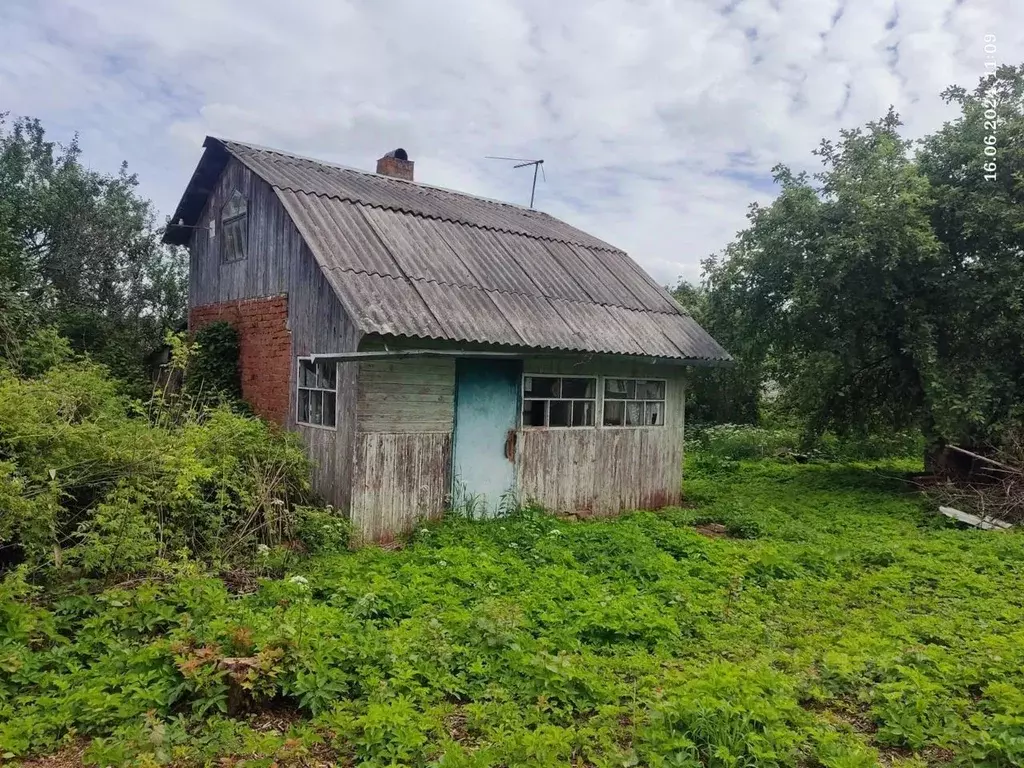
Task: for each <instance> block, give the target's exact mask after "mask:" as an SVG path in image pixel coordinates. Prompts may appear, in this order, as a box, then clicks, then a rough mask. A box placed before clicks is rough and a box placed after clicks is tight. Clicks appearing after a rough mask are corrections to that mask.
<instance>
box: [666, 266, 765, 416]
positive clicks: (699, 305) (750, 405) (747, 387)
mask: <svg viewBox="0 0 1024 768" xmlns="http://www.w3.org/2000/svg"><path fill="white" fill-rule="evenodd" d="M672 295H673V296H674V297H675V299H676V301H678V302H679V303H680V304H681V305H682V306H683V308H684V309H685V310H686V311H687V312H689V313H690V315H691V316H692V317H693V319H694V320H696V321H697V322H698V323H700V324H701V327H703V328H705V329H706V330H707V331H708V332H709V333H711V335H712V336H714V337H715V339H717V340H718V341H719V342H720V343H722V344H724V345H725V348H726V349H729V350H730V351H731V350H732V347H731V342H732V341H733V340H734V333H733V329H732V328H729V327H724V326H723V327H719V326H717V325H715V324H714V322H715V321H714V318H713V317H711V316H710V315H709V313H708V293H707V291H706V290H705V289H704V287H703V286H700V285H695V284H693V283H687V282H685V281H680V282H679V284H678V285H676V287H675V288H673V289H672ZM762 388H763V375H762V372H761V366H760V365H750V364H748V363H747V361H746V360H744V359H738V360H737V361H736V363H735V365H731V366H722V367H712V368H694V369H693V370H692V372H691V374H690V376H689V378H688V380H687V394H686V418H687V419H688V420H689V421H691V422H693V423H695V424H756V423H757V422H758V417H759V405H760V402H761V391H762Z"/></svg>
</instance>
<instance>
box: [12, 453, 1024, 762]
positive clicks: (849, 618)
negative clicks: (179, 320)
mask: <svg viewBox="0 0 1024 768" xmlns="http://www.w3.org/2000/svg"><path fill="white" fill-rule="evenodd" d="M918 466H919V465H917V464H916V463H914V462H910V461H902V462H889V463H887V464H884V465H877V466H866V465H855V466H842V465H835V464H824V463H821V464H808V465H796V464H782V463H777V462H761V463H757V464H753V463H747V462H737V463H736V464H735V469H734V471H732V472H731V473H728V474H721V475H717V476H713V477H711V476H704V475H701V474H700V473H699V472H696V471H694V468H693V467H692V466H690V467H689V470H690V475H689V479H688V484H687V489H688V492H689V494H690V496H691V498H692V499H693V500H695V501H696V502H698V504H699V507H698V508H697V509H675V510H667V511H665V512H663V513H661V514H653V513H649V512H645V513H635V514H632V515H628V516H625V517H622V518H620V519H617V520H598V521H591V522H585V523H582V522H579V523H573V522H568V521H563V520H557V519H554V518H551V517H548V516H545V515H543V514H541V513H539V511H538V510H536V509H535V508H532V507H522V508H520V509H518V510H516V511H515V512H514V513H513V514H510V515H508V516H506V517H504V518H501V519H497V520H490V521H474V520H467V519H465V518H455V519H452V520H450V521H447V522H445V523H443V524H439V525H431V526H429V527H424V528H422V529H420V530H419V531H418V532H417V533H416V534H414V535H413V536H412V537H411V539H410V540H409V541H408V542H407V543H406V546H405V547H404V548H402V549H400V550H395V551H382V550H379V549H373V548H368V549H363V550H359V551H355V552H350V551H347V550H344V549H343V548H340V547H339V548H335V547H336V546H337V545H340V544H341V540H340V539H338V540H334V539H332V538H331V537H329V536H325V537H324V538H323V539H322V541H324V542H325V543H326V542H328V541H329V542H330V544H329V546H323V549H324V550H330V549H334V551H324V552H323V553H322V554H317V555H315V556H313V557H311V558H308V559H306V560H303V561H298V560H296V561H293V562H292V563H291V567H292V568H295V569H298V572H294V571H293V572H292V573H290V574H288V575H285V576H281V574H274V575H273V576H272V577H270V578H266V579H264V580H263V581H262V582H261V583H260V585H259V587H258V589H257V590H256V591H254V592H251V593H249V594H245V595H241V596H236V595H232V594H231V593H230V592H229V591H228V589H227V587H226V586H225V584H224V583H223V582H221V581H219V580H217V579H213V578H205V577H202V576H199V575H197V574H196V573H195V572H194V570H190V569H189V568H188V567H183V568H182V569H181V571H180V572H179V573H178V574H177V575H176V576H174V577H170V578H164V579H161V580H156V581H151V582H145V583H142V584H140V585H136V586H133V587H131V588H115V589H108V590H105V591H100V592H98V593H95V594H74V595H70V594H69V595H67V596H64V597H53V598H51V599H49V600H48V601H44V599H43V598H44V596H43V595H42V594H40V593H39V592H38V590H36V589H35V588H33V587H32V586H31V584H30V582H29V581H28V580H27V579H26V577H25V576H26V574H25V573H24V572H23V571H15V572H13V573H11V574H9V575H8V576H7V578H6V579H5V580H4V581H3V582H2V583H0V753H2V752H8V753H13V754H18V755H22V754H30V753H33V752H38V751H47V750H52V749H54V748H56V747H57V746H58V745H59V744H60V743H61V740H62V739H64V738H65V737H66V736H67V735H68V734H69V733H71V732H72V730H73V731H74V733H76V734H79V735H82V736H86V737H90V738H92V740H91V742H90V744H89V747H88V750H87V752H86V760H87V761H89V762H91V763H94V764H100V765H117V764H167V763H170V762H174V763H175V764H215V763H217V761H218V760H219V759H221V758H225V757H228V756H233V757H235V758H240V759H244V760H246V761H249V760H252V761H254V764H256V763H258V764H260V765H269V764H270V762H272V761H278V762H279V764H285V763H288V764H295V763H298V762H302V761H311V760H314V759H315V760H319V761H320V762H328V763H335V764H352V763H359V764H367V765H380V766H383V765H423V766H426V765H442V766H492V765H538V766H562V765H567V764H581V765H582V764H586V765H594V766H609V767H610V766H631V765H651V766H693V767H694V768H697V767H698V766H716V767H721V768H724V767H725V766H730V767H733V766H805V765H806V766H813V765H820V766H831V767H833V768H867V767H868V766H875V765H895V764H902V765H906V766H910V765H922V766H923V765H925V764H936V765H938V764H943V762H944V761H945V758H944V757H943V756H947V757H948V758H949V759H951V760H952V761H953V762H954V764H963V765H972V766H991V767H993V768H994V767H995V766H1009V765H1016V764H1020V762H1021V759H1022V749H1021V745H1022V743H1024V742H1022V738H1024V699H1022V698H1021V695H1020V691H1021V690H1024V673H1022V670H1024V605H1022V603H1021V601H1020V600H1019V599H1018V597H1017V594H1018V591H1019V590H1018V589H1017V585H1018V583H1019V580H1020V578H1021V576H1022V575H1024V540H1022V539H1021V537H1020V536H1018V535H1016V534H1012V533H1011V534H992V533H987V532H980V531H974V530H960V529H958V528H957V527H955V526H954V525H952V524H949V523H948V522H947V521H945V520H944V519H940V518H937V517H936V516H934V515H932V514H928V513H926V512H925V511H924V509H923V507H922V505H921V503H920V502H919V501H918V500H917V499H915V498H914V497H912V496H909V495H908V494H907V493H906V492H905V489H904V487H903V486H902V484H901V483H900V481H899V480H898V479H894V476H897V475H899V474H900V473H903V472H907V471H911V470H914V469H917V468H918ZM299 517H300V519H301V518H303V517H305V519H306V522H305V523H301V524H300V525H311V526H314V527H316V526H319V525H321V524H323V523H325V522H326V520H325V519H324V518H323V516H322V514H321V513H316V514H313V515H308V516H306V515H304V513H302V512H300V513H299ZM708 521H717V522H721V523H723V524H724V526H725V528H726V531H727V532H728V533H729V535H728V536H724V537H718V538H708V537H706V536H704V535H702V534H701V533H700V532H699V530H698V529H697V528H696V527H695V526H697V525H698V524H701V525H702V524H704V523H706V522H708ZM740 536H746V538H740ZM311 538H313V539H315V538H316V536H312V537H311ZM238 657H244V658H245V659H247V660H250V661H251V663H250V664H249V665H248V666H247V667H246V671H245V672H244V673H243V674H241V675H239V676H238V677H237V679H236V680H234V681H233V680H232V678H231V675H230V673H228V671H227V669H226V667H225V665H224V664H225V662H224V660H225V659H237V658H238ZM233 685H237V686H238V687H240V689H241V690H242V691H243V692H244V698H245V700H246V701H247V702H248V706H249V708H250V710H254V711H256V712H257V713H258V712H259V710H260V709H261V708H263V707H270V722H274V721H276V720H280V721H284V725H283V726H281V727H275V728H270V729H268V727H267V726H266V725H265V724H261V723H265V722H266V721H265V720H260V719H259V718H261V717H262V715H260V714H256V715H247V714H244V713H243V714H241V715H239V716H237V718H235V719H233V718H231V717H228V716H227V715H225V714H224V713H225V710H227V709H229V707H230V701H231V699H232V696H233V694H232V693H231V691H232V686H233ZM281 712H291V713H292V714H291V715H290V716H286V717H279V716H278V713H281ZM253 716H255V717H256V718H257V720H252V719H250V718H251V717H253ZM900 760H902V761H903V762H902V763H900V762H899V761H900Z"/></svg>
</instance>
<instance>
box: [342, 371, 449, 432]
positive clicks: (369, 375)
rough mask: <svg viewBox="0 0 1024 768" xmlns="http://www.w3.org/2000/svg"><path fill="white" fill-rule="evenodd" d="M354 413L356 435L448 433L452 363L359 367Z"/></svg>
mask: <svg viewBox="0 0 1024 768" xmlns="http://www.w3.org/2000/svg"><path fill="white" fill-rule="evenodd" d="M356 413H357V416H358V425H359V426H358V431H360V432H400V433H410V432H451V431H452V420H453V419H454V415H455V360H454V359H439V358H424V359H416V358H408V359H405V360H395V361H394V362H389V361H385V360H374V361H367V362H363V363H360V364H359V396H358V399H357V401H356Z"/></svg>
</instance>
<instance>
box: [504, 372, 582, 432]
mask: <svg viewBox="0 0 1024 768" xmlns="http://www.w3.org/2000/svg"><path fill="white" fill-rule="evenodd" d="M528 378H530V379H589V380H591V381H593V382H594V396H593V397H561V396H559V397H527V396H526V380H527V379H528ZM600 391H601V377H600V376H595V375H593V374H584V375H580V374H572V373H523V378H522V381H521V382H520V390H519V427H520V429H594V428H596V426H597V417H598V413H599V407H600V405H599V404H600ZM559 395H561V393H559ZM534 400H542V401H544V402H546V403H547V405H545V407H544V421H550V420H551V401H552V400H558V401H561V402H569V403H577V402H579V403H593V404H594V423H593V424H586V425H580V426H573V425H572V424H571V423H569V424H567V425H564V426H556V427H549V426H547V425H546V424H545V425H541V426H538V425H536V424H526V423H525V422H524V421H523V408H524V407H525V406H526V403H527V402H530V401H534ZM569 421H570V422H572V412H571V411H570V413H569Z"/></svg>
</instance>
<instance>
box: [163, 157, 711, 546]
mask: <svg viewBox="0 0 1024 768" xmlns="http://www.w3.org/2000/svg"><path fill="white" fill-rule="evenodd" d="M204 147H205V151H204V153H203V156H202V158H201V159H200V161H199V165H198V167H197V168H196V170H195V172H194V174H193V175H192V178H191V181H190V182H189V184H188V187H187V189H186V190H185V193H184V195H183V196H182V198H181V202H180V203H179V205H178V208H177V210H176V211H175V213H174V216H173V219H172V222H173V223H172V224H171V225H170V226H168V228H167V231H166V235H165V237H164V240H165V242H168V243H174V244H179V245H187V246H188V248H189V251H190V253H191V260H190V263H191V266H190V280H189V302H190V308H189V327H190V328H191V329H192V330H195V329H197V328H199V327H201V326H202V325H204V324H206V323H210V322H212V321H216V320H225V321H227V322H229V323H231V324H232V325H233V326H234V327H235V328H236V330H237V331H238V334H239V337H240V345H241V354H240V363H239V364H240V368H241V378H242V392H243V395H244V397H245V398H246V399H247V400H248V401H249V403H250V404H251V405H252V407H253V409H254V410H255V411H256V412H257V413H259V414H260V415H261V416H263V417H264V418H266V419H269V420H272V421H274V422H277V423H279V424H281V425H282V426H283V427H285V428H287V429H290V430H295V431H297V432H299V433H301V435H302V438H303V440H304V442H305V445H306V446H307V448H308V452H309V455H310V458H311V459H312V460H313V462H314V464H315V470H314V471H315V476H314V478H313V482H314V485H315V487H316V489H317V490H318V491H319V492H320V494H321V495H322V496H323V497H324V498H325V499H326V500H327V501H328V502H330V503H332V504H334V505H335V506H336V507H337V508H338V509H340V510H344V511H345V512H346V513H347V514H348V515H349V516H350V519H351V521H352V523H353V526H354V528H355V530H356V531H357V532H361V534H362V537H363V538H364V539H365V540H368V541H373V540H378V541H379V540H386V539H388V538H390V537H392V536H394V535H396V534H398V533H400V532H402V531H405V530H408V529H410V528H411V527H413V526H414V525H415V524H416V522H417V520H419V519H421V518H423V517H427V518H432V517H437V516H439V515H440V514H441V513H442V511H443V510H444V509H445V508H446V505H448V504H450V503H451V504H454V505H457V506H460V507H463V508H469V509H471V510H472V511H473V512H474V513H475V514H485V515H486V514H495V513H496V512H499V511H500V510H501V508H502V505H506V504H509V503H512V502H513V500H520V501H524V500H528V499H530V500H535V501H537V502H539V503H540V504H542V505H544V506H545V507H547V508H549V509H552V510H558V511H583V510H586V511H588V512H591V513H594V514H611V513H615V512H618V511H620V510H624V509H635V508H647V509H650V508H657V507H661V506H665V505H669V504H672V503H675V502H678V501H679V498H680V493H681V475H682V459H683V422H684V400H685V386H686V370H687V366H692V365H697V364H714V363H720V362H725V361H728V360H729V355H728V353H727V352H726V351H725V350H724V349H722V347H721V346H719V345H718V344H717V343H716V342H715V340H714V339H712V338H711V337H710V336H709V335H708V334H707V333H706V332H705V331H704V330H703V329H702V328H701V327H700V326H699V325H697V323H696V322H695V321H694V320H693V319H692V318H691V317H690V316H689V315H687V314H686V312H685V311H683V310H682V309H681V308H680V306H679V305H678V304H677V303H676V302H675V301H674V300H673V298H672V297H671V295H670V294H669V293H668V292H667V291H666V290H665V289H664V288H662V287H661V286H659V285H658V284H657V283H656V282H655V281H654V280H652V279H651V278H650V277H649V276H648V275H647V274H646V273H644V271H643V270H642V269H641V268H640V267H639V266H638V265H637V264H636V263H634V262H633V261H632V260H631V259H630V258H629V256H627V255H626V254H625V253H623V252H622V251H621V250H619V249H617V248H615V247H613V246H611V245H609V244H608V243H605V242H603V241H601V240H599V239H598V238H596V237H593V236H591V235H588V234H587V233H586V232H582V231H580V230H578V229H575V228H574V227H571V226H569V225H567V224H565V223H563V222H561V221H559V220H558V219H555V218H553V217H552V216H549V215H547V214H545V213H542V212H540V211H537V210H532V209H527V208H522V207H520V206H517V205H511V204H508V203H501V202H496V201H493V200H487V199H483V198H479V197H474V196H472V195H467V194H462V193H458V192H452V191H449V190H446V189H440V188H437V187H432V186H429V185H426V184H421V183H418V182H416V181H414V180H413V162H412V161H411V160H409V159H408V156H407V154H406V152H405V151H404V150H401V149H398V150H395V151H393V152H389V153H388V154H387V155H385V156H384V157H382V158H381V159H380V160H378V161H377V172H376V173H368V172H364V171H358V170H354V169H351V168H345V167H341V166H337V165H332V164H330V163H324V162H319V161H316V160H311V159H307V158H304V157H298V156H295V155H292V154H288V153H286V152H279V151H277V150H271V149H266V148H263V147H257V146H253V145H249V144H242V143H238V142H234V141H227V140H223V139H216V138H207V139H206V141H205V143H204Z"/></svg>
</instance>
